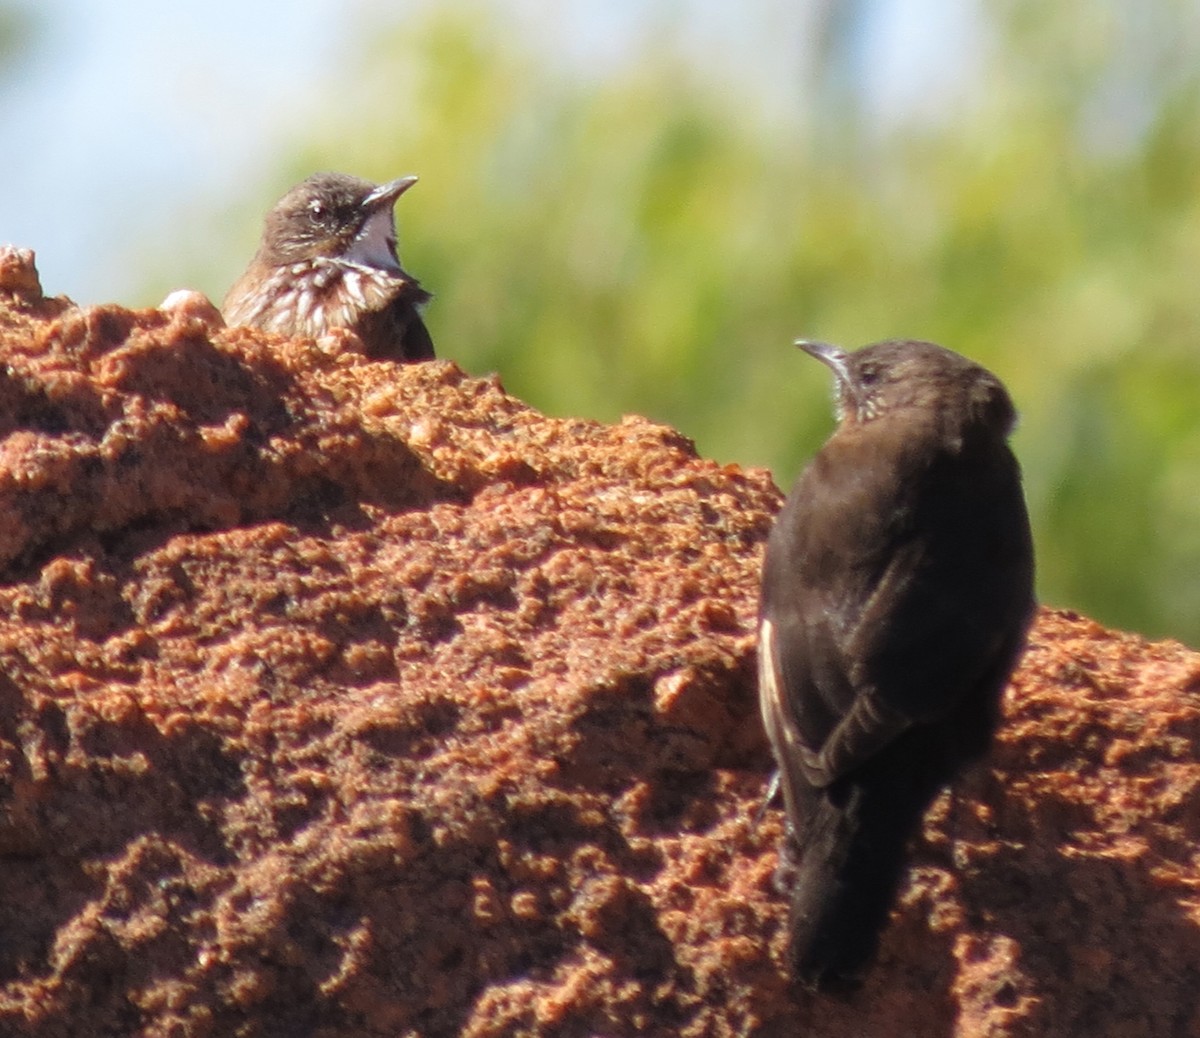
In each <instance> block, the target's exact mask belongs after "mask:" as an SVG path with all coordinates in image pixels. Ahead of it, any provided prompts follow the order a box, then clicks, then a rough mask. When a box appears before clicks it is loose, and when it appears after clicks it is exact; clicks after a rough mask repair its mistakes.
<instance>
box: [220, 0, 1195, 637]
mask: <svg viewBox="0 0 1200 1038" xmlns="http://www.w3.org/2000/svg"><path fill="white" fill-rule="evenodd" d="M986 10H987V18H988V24H989V30H990V35H989V39H990V44H989V46H988V47H987V48H986V51H985V54H984V57H983V63H984V64H983V67H981V68H980V69H978V70H977V72H978V79H977V81H978V84H980V86H981V89H979V90H977V91H975V92H974V93H973V94H971V95H969V96H968V97H967V98H966V99H964V100H962V101H961V102H960V103H957V104H954V105H950V106H948V111H949V112H950V114H949V115H948V116H947V117H946V118H944V119H941V120H923V121H914V122H912V123H911V124H907V125H899V126H890V127H880V126H879V125H877V124H873V123H872V122H871V121H870V120H869V119H867V118H865V117H864V115H863V113H862V111H860V110H859V109H858V108H857V107H856V103H855V98H854V96H853V94H849V95H846V94H844V93H840V94H839V93H830V94H828V95H823V94H822V92H821V90H820V77H819V72H820V66H819V65H818V67H817V73H818V75H817V76H816V77H814V79H813V81H812V82H811V83H809V84H807V85H805V86H804V90H799V88H798V92H800V93H805V91H809V90H811V96H810V95H809V94H807V93H806V94H805V97H802V98H801V99H800V100H801V101H802V102H804V101H807V102H808V103H807V104H805V103H798V104H797V106H796V112H795V117H794V118H791V119H785V118H781V117H780V116H779V115H778V114H776V115H774V116H769V115H766V114H762V113H760V112H758V111H756V110H754V109H753V108H752V107H751V106H749V105H748V104H747V103H746V97H745V96H744V95H743V96H739V95H738V94H737V93H736V92H735V91H730V90H727V89H723V87H722V84H721V83H720V82H719V80H718V78H717V77H713V76H708V75H706V73H705V70H704V69H703V68H700V67H698V65H697V63H696V62H694V61H689V60H688V59H687V58H686V57H685V56H684V55H682V54H681V53H679V52H678V51H677V50H676V49H675V48H673V47H672V45H671V42H670V33H669V31H664V32H663V33H662V34H659V35H657V36H656V37H655V38H654V39H650V40H647V41H646V46H645V50H644V55H643V59H642V60H641V61H638V62H633V63H631V64H628V65H622V66H621V67H619V68H617V69H616V70H614V71H611V72H609V73H606V74H603V75H598V76H592V77H590V78H589V77H585V76H581V75H573V74H569V73H568V72H566V71H563V70H562V69H561V68H556V67H552V66H549V65H547V63H546V62H545V60H544V59H543V58H542V57H540V56H539V53H538V52H537V49H536V48H534V47H522V46H520V45H519V43H518V42H516V41H514V40H513V38H512V36H511V35H508V34H506V33H505V32H504V26H503V24H502V18H501V14H500V13H499V11H498V10H496V9H493V8H489V7H487V6H481V7H479V8H477V9H467V8H464V7H462V6H461V5H455V6H454V7H453V8H451V9H449V11H447V9H445V8H442V9H435V10H433V11H431V12H430V13H427V14H426V15H424V16H422V17H420V18H417V19H414V20H408V21H405V22H404V23H402V24H398V25H393V26H380V25H378V24H373V25H370V26H363V27H362V33H361V37H360V38H359V41H358V45H357V49H355V50H354V53H353V62H352V63H353V75H348V76H347V77H346V78H345V80H344V81H339V82H338V83H337V84H336V89H331V91H330V101H329V110H328V111H326V112H323V113H319V114H318V115H317V116H316V117H315V118H314V119H313V121H312V127H313V130H312V135H311V139H309V140H306V141H303V142H298V143H297V148H296V151H295V153H294V154H293V155H291V156H290V157H289V158H288V160H287V167H286V168H285V169H281V170H278V171H275V174H276V176H275V178H274V181H273V186H275V187H278V189H279V190H280V191H282V189H283V188H284V187H286V186H287V185H288V184H289V183H290V182H292V181H295V180H298V179H300V178H301V177H303V176H305V175H307V174H308V173H309V172H311V171H313V170H315V169H322V168H336V169H342V170H346V171H348V172H353V173H357V174H359V175H363V176H367V177H372V178H375V179H384V178H390V177H393V176H396V175H398V174H400V173H407V172H417V173H419V174H420V176H421V183H420V185H419V186H418V188H417V189H416V190H415V191H413V192H412V193H411V194H409V195H406V196H405V197H404V199H403V200H402V201H401V203H400V205H399V207H398V213H397V215H398V220H399V225H400V239H401V252H402V257H403V259H404V260H405V263H406V265H407V266H408V268H409V269H411V270H412V271H413V272H414V273H415V274H417V276H419V277H420V278H421V279H422V281H423V282H424V283H425V284H426V285H427V286H428V287H430V288H431V289H432V290H433V291H434V292H435V294H436V298H435V300H434V302H433V304H432V305H431V307H430V308H429V310H428V312H427V314H428V320H429V323H430V326H431V328H432V331H433V335H434V339H435V342H436V343H437V346H438V349H439V353H440V355H441V356H443V357H449V358H453V359H455V360H457V361H458V362H459V363H460V364H461V365H462V366H463V367H465V368H466V369H468V370H470V371H473V372H477V373H482V372H485V371H488V370H496V371H499V372H500V373H501V375H502V377H503V380H504V382H505V385H506V386H507V388H508V389H509V390H510V391H511V392H513V393H515V394H517V395H519V396H520V397H522V398H524V399H525V400H527V401H529V402H530V403H532V404H533V405H535V406H537V407H538V408H540V409H542V410H544V411H546V412H548V413H550V414H556V415H576V416H585V417H594V418H599V419H603V420H611V419H613V418H616V417H617V416H619V415H620V414H622V413H627V412H639V413H642V414H645V415H648V416H651V417H653V418H655V419H659V420H661V421H664V422H669V423H670V424H672V425H674V426H677V427H678V428H679V429H681V430H683V431H684V432H685V433H687V434H688V435H690V436H692V437H693V438H694V439H695V440H696V442H697V445H698V447H699V449H700V450H701V452H703V453H704V454H706V455H708V456H711V457H715V458H717V459H720V460H723V461H736V462H739V463H743V464H751V465H767V466H770V468H771V469H772V470H773V472H774V473H775V475H776V479H777V481H778V482H779V483H780V484H781V485H782V486H784V487H786V486H787V485H789V484H790V482H791V480H792V478H793V477H794V475H795V473H796V472H797V471H798V470H799V468H800V466H801V465H802V464H803V462H804V460H805V459H806V458H807V457H808V456H809V455H810V454H811V453H812V452H813V451H814V450H815V449H816V447H817V446H818V445H819V444H820V442H821V441H822V439H823V438H824V437H825V436H826V435H827V434H828V432H829V431H830V428H831V425H832V417H831V414H830V408H829V391H830V387H829V384H828V382H829V380H828V373H827V372H826V371H824V370H823V369H821V368H819V366H817V365H814V364H812V363H811V362H810V361H808V360H806V359H805V358H803V356H802V355H801V354H799V353H798V352H796V351H794V350H792V348H791V346H790V343H791V341H792V339H794V338H795V337H797V336H805V337H811V338H821V339H826V340H830V341H834V342H837V343H840V344H843V345H846V346H856V345H859V344H861V343H866V342H870V341H874V340H878V339H883V338H891V337H918V338H928V339H933V340H936V341H938V342H941V343H943V344H945V345H947V346H950V347H952V348H954V349H956V350H959V351H960V352H963V353H965V354H967V355H969V356H971V357H974V358H976V359H978V360H979V361H981V362H982V363H984V364H986V365H987V366H989V367H991V368H992V369H993V370H995V371H996V372H997V373H998V374H999V375H1000V376H1001V377H1002V378H1003V379H1004V380H1005V381H1006V382H1007V384H1008V385H1009V388H1010V389H1011V390H1012V392H1013V395H1014V397H1015V399H1016V400H1017V403H1018V407H1019V408H1020V409H1021V411H1022V424H1021V427H1020V429H1019V431H1018V433H1017V435H1016V438H1015V446H1016V449H1017V451H1018V454H1019V455H1020V457H1021V458H1022V461H1023V464H1024V467H1025V472H1026V481H1027V488H1028V495H1029V500H1030V507H1031V512H1032V514H1033V517H1034V523H1035V533H1036V540H1037V545H1038V552H1039V556H1038V563H1039V576H1038V582H1039V591H1040V595H1041V597H1042V599H1043V600H1044V601H1047V602H1049V603H1053V604H1058V605H1069V606H1071V607H1074V608H1077V609H1079V610H1081V611H1083V612H1086V613H1088V614H1090V615H1092V616H1095V617H1096V618H1098V619H1101V620H1103V621H1105V622H1107V623H1110V624H1114V625H1117V626H1121V627H1125V628H1130V629H1135V630H1140V631H1142V632H1145V633H1147V634H1153V635H1161V634H1172V635H1175V636H1177V637H1180V638H1182V639H1184V640H1185V641H1189V642H1190V643H1191V644H1193V645H1198V644H1200V406H1198V403H1200V345H1198V332H1200V292H1197V289H1196V284H1195V281H1196V272H1197V269H1198V266H1200V264H1198V260H1200V90H1198V89H1197V73H1196V72H1195V71H1194V70H1197V69H1200V62H1198V61H1197V58H1198V57H1200V55H1198V54H1197V53H1196V49H1197V41H1196V39H1195V37H1194V35H1193V36H1189V34H1188V33H1185V32H1177V31H1175V21H1176V19H1178V18H1180V17H1181V12H1182V11H1183V5H1182V4H1173V3H1170V2H1163V3H1160V4H1158V5H1148V6H1146V7H1143V6H1139V5H1138V4H1137V3H1136V2H1135V0H1129V2H1117V0H1108V2H1105V0H1093V2H1089V3H1079V2H1064V3H1060V4H1046V3H1045V2H1044V0H1038V2H1033V0H995V2H992V3H990V4H989V5H987V8H986ZM830 46H831V47H836V46H837V40H836V39H834V40H833V41H832V42H831V43H830ZM828 57H829V58H830V60H832V59H833V58H835V57H836V55H829V56H828ZM347 60H350V57H349V54H348V55H347ZM260 203H261V196H259V199H258V201H257V202H256V207H257V206H258V205H259V204H260ZM260 219H261V210H260V209H258V208H256V209H255V210H254V211H253V212H252V211H250V210H249V209H247V210H246V213H245V218H244V220H240V221H239V230H238V234H239V235H240V237H239V238H238V239H237V240H236V241H233V240H227V244H226V246H225V247H226V248H228V250H229V255H228V257H227V258H226V257H223V258H222V263H226V262H227V264H228V265H227V267H225V268H224V270H225V271H226V277H225V283H227V282H228V280H231V279H232V277H233V276H234V275H235V274H236V273H237V269H238V267H239V265H240V264H241V263H242V262H244V261H245V259H246V257H247V256H248V255H249V253H250V251H251V250H252V248H253V242H254V240H255V238H256V236H257V233H258V229H259V221H260Z"/></svg>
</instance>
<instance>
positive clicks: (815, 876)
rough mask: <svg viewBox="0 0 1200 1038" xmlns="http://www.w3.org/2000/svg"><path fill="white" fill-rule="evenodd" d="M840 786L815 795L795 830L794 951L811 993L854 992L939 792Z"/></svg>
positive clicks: (896, 785)
mask: <svg viewBox="0 0 1200 1038" xmlns="http://www.w3.org/2000/svg"><path fill="white" fill-rule="evenodd" d="M922 787H923V788H919V789H918V788H914V786H913V785H912V784H910V783H906V782H904V781H903V780H901V781H900V782H895V781H890V782H889V781H886V780H883V781H867V782H853V781H849V780H842V781H841V782H836V783H834V784H833V785H832V786H830V787H827V788H826V789H823V790H818V789H814V790H811V794H810V795H809V796H807V797H806V798H805V799H806V800H807V801H808V802H807V803H806V804H804V805H803V806H802V808H801V811H802V814H803V820H802V822H801V824H800V825H799V826H797V828H796V832H795V835H794V837H793V839H794V840H795V845H794V853H795V865H794V873H793V874H794V885H793V887H792V891H791V902H792V904H791V916H790V922H789V947H790V953H791V959H792V968H793V975H794V976H795V978H796V979H797V980H798V981H799V982H800V983H802V984H804V985H806V986H807V987H810V988H814V989H817V990H822V991H847V990H851V989H853V988H854V987H856V986H857V984H858V981H859V980H860V978H861V974H862V973H863V971H864V970H865V967H866V966H867V965H868V963H869V962H870V959H871V957H872V956H873V955H874V953H875V948H876V946H877V944H878V942H879V934H880V932H881V931H882V929H883V927H884V925H885V924H886V922H887V917H888V912H889V910H890V909H891V906H892V902H893V900H894V899H895V895H896V888H897V887H898V886H899V883H900V878H901V876H902V874H903V871H904V863H905V847H906V844H907V842H908V838H909V836H910V835H911V833H912V832H913V830H914V829H915V828H916V826H917V824H918V823H919V822H920V820H921V817H922V815H923V813H924V810H925V807H926V806H927V805H928V803H929V801H930V800H931V799H932V796H933V794H934V793H935V792H936V789H931V788H929V787H928V786H927V785H925V784H922Z"/></svg>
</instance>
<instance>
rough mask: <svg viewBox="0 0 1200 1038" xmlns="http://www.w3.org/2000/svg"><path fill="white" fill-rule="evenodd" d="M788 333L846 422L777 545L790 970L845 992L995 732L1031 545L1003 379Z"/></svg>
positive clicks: (765, 604) (769, 667)
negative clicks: (914, 861) (963, 776)
mask: <svg viewBox="0 0 1200 1038" xmlns="http://www.w3.org/2000/svg"><path fill="white" fill-rule="evenodd" d="M797 345H798V346H800V347H801V348H802V349H803V350H805V351H806V352H807V353H809V354H811V355H812V356H814V357H816V358H817V359H818V360H820V361H822V362H824V363H825V364H827V365H829V367H830V368H832V369H833V372H834V375H835V376H836V380H837V412H838V418H839V424H838V427H837V429H836V431H835V432H834V434H833V435H832V436H831V437H830V439H829V441H828V442H827V443H826V444H825V446H824V447H822V448H821V450H820V451H819V452H818V453H817V455H816V457H815V458H813V460H812V461H811V462H810V464H809V465H808V467H807V468H806V469H805V470H804V471H803V472H802V473H801V474H800V477H799V479H798V480H797V481H796V484H795V486H794V487H793V488H792V491H791V493H790V494H789V495H788V498H787V502H786V504H785V505H784V507H783V510H782V512H781V513H780V515H779V518H778V520H777V521H776V523H775V527H774V529H773V530H772V533H771V536H770V540H769V542H768V544H767V552H766V558H765V559H764V562H763V579H762V602H761V610H760V623H759V644H758V651H759V699H760V705H761V708H762V715H763V720H764V722H765V724H766V728H767V732H768V734H769V735H770V738H771V744H772V748H773V749H774V751H775V756H776V758H777V760H778V762H779V768H780V775H781V779H782V786H783V794H784V807H785V809H786V812H787V819H788V833H787V837H786V839H785V845H784V847H783V853H782V855H781V860H782V861H783V862H784V866H783V867H782V868H781V873H780V875H781V878H786V879H787V880H789V881H790V885H791V911H790V918H789V950H790V956H791V960H792V961H791V965H792V968H793V975H794V976H795V978H796V979H797V980H798V981H799V982H800V983H802V984H803V985H805V986H808V987H811V988H815V989H818V990H822V989H824V990H835V991H836V990H842V991H845V990H848V989H851V988H853V987H854V985H855V984H856V983H857V982H858V981H859V980H860V979H861V974H862V972H863V971H864V970H865V968H866V966H867V964H868V962H869V960H870V958H871V957H872V955H873V954H874V951H875V948H876V945H877V943H878V937H879V933H880V931H881V930H882V929H883V926H884V925H885V923H886V921H887V916H888V912H889V910H890V908H891V905H892V902H893V900H894V898H895V895H896V890H897V887H898V886H899V883H900V879H901V877H902V875H903V871H904V861H905V848H906V844H907V841H908V839H909V837H910V836H911V835H912V833H913V832H914V830H915V829H916V828H917V827H918V825H919V823H920V821H921V819H922V817H923V815H924V812H925V809H926V808H927V807H928V806H929V803H930V802H931V801H932V800H933V798H934V797H935V796H936V795H937V793H938V792H939V791H940V790H941V789H942V788H944V787H945V786H946V785H947V784H948V783H949V782H950V781H951V780H952V779H953V778H954V776H955V775H956V774H957V773H958V771H959V770H960V769H961V768H962V767H963V766H964V765H965V764H966V763H967V762H969V761H971V760H974V759H976V758H978V757H980V756H981V755H982V754H983V753H985V752H986V750H987V749H988V746H989V745H990V743H991V738H992V734H993V732H994V730H995V727H996V725H997V724H998V722H999V706H1000V697H1001V694H1002V692H1003V690H1004V687H1005V685H1006V683H1007V681H1008V678H1009V676H1010V674H1011V672H1012V670H1013V668H1014V666H1015V665H1016V662H1017V659H1018V657H1019V656H1020V653H1021V651H1022V648H1023V646H1024V643H1025V636H1026V632H1027V630H1028V628H1029V624H1030V622H1031V620H1032V617H1033V609H1034V599H1033V542H1032V538H1031V535H1030V530H1029V518H1028V515H1027V514H1026V510H1025V499H1024V496H1023V494H1022V490H1021V475H1020V469H1019V467H1018V465H1017V461H1016V458H1015V457H1013V454H1012V452H1011V451H1010V450H1009V447H1008V443H1007V438H1008V434H1009V432H1010V431H1011V429H1012V426H1013V423H1014V420H1015V412H1014V410H1013V405H1012V401H1011V400H1010V399H1009V396H1008V393H1007V392H1006V390H1005V388H1004V386H1003V385H1002V384H1001V383H1000V381H999V379H997V378H996V377H995V376H994V375H992V374H991V373H990V372H988V371H987V370H985V369H984V368H982V367H980V366H979V365H978V364H975V363H973V362H971V361H969V360H967V359H966V358H964V357H961V356H959V355H958V354H956V353H952V352H951V351H950V350H946V349H943V348H942V347H940V346H935V345H934V344H932V343H928V342H884V343H878V344H876V345H874V346H868V347H865V348H863V349H860V350H858V351H856V352H854V353H845V352H843V351H842V350H840V349H838V348H837V347H835V346H829V345H826V344H824V343H813V342H803V341H802V342H799V343H797Z"/></svg>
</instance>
